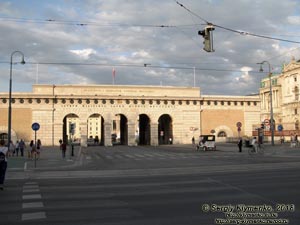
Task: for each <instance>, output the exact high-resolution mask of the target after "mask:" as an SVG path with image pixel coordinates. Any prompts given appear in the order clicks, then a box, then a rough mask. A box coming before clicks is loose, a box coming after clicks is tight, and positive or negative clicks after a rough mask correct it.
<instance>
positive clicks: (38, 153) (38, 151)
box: [36, 139, 42, 159]
mask: <svg viewBox="0 0 300 225" xmlns="http://www.w3.org/2000/svg"><path fill="white" fill-rule="evenodd" d="M41 147H42V142H41V140H40V139H38V140H37V143H36V153H37V159H39V158H40V155H41Z"/></svg>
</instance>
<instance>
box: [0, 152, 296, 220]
mask: <svg viewBox="0 0 300 225" xmlns="http://www.w3.org/2000/svg"><path fill="white" fill-rule="evenodd" d="M299 155H300V154H296V153H294V152H290V153H285V152H284V151H282V150H280V152H273V151H272V152H267V153H266V154H265V155H264V156H255V157H250V156H249V155H247V154H246V153H245V152H244V153H242V154H238V153H237V152H236V149H232V147H228V149H227V148H225V147H224V149H223V150H220V151H218V152H205V153H203V152H201V153H200V152H193V151H187V150H184V149H181V148H178V149H163V148H160V149H153V148H135V149H130V148H124V147H120V148H115V149H112V148H111V149H97V148H90V149H88V150H87V151H86V152H85V153H84V154H82V155H81V156H80V158H79V161H78V162H79V163H78V164H77V166H76V167H69V169H66V168H64V169H62V170H60V171H58V169H57V168H56V170H54V169H53V168H52V170H49V169H44V170H32V171H26V172H24V173H23V175H24V177H23V178H21V177H18V178H15V179H12V178H10V179H8V180H7V187H6V189H5V191H3V192H1V193H0V196H1V202H0V214H1V222H0V224H5V225H9V224H14V225H15V224H16V225H18V224H30V225H33V224H39V225H43V224H45V225H46V224H47V225H61V224H64V225H79V224H84V225H92V224H101V225H150V224H151V225H153V224H154V225H160V224H162V225H171V224H172V225H189V224H191V225H198V224H218V222H219V223H221V222H223V223H225V224H226V222H228V223H227V224H234V222H237V221H238V219H244V222H247V221H246V220H245V219H246V218H247V219H248V223H250V222H252V223H254V222H253V219H260V221H256V224H264V223H263V222H266V221H267V219H268V221H267V222H269V223H270V222H274V223H275V222H277V223H276V224H285V223H284V222H288V224H291V225H296V224H300V210H299V206H300V197H299V190H300V179H299V178H300V173H299V169H300V163H299V161H300V158H299ZM150 158H151V159H150ZM13 174H14V173H12V174H11V175H13ZM16 174H17V173H16ZM19 176H20V175H19ZM217 206H218V207H217ZM243 206H244V207H247V208H244V209H248V211H245V212H244V214H241V213H242V211H241V209H242V207H243ZM252 206H259V207H260V208H259V209H257V208H256V209H253V208H251V207H252ZM230 209H232V212H233V214H225V211H228V210H230ZM239 210H240V211H239ZM259 210H260V211H259ZM279 210H281V211H279ZM216 211H219V212H216ZM237 212H239V213H240V214H239V215H242V217H238V218H235V220H232V221H226V220H224V219H233V216H234V215H235V216H237V215H238V214H236V213H237ZM234 213H235V214H234ZM251 213H252V214H251ZM253 213H260V214H255V216H253V215H254V214H253ZM267 217H268V218H267ZM218 219H219V220H218ZM251 219H252V220H251ZM284 219H286V220H284ZM287 220H288V221H287ZM230 222H231V223H230Z"/></svg>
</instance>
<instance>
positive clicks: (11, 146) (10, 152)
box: [7, 141, 15, 157]
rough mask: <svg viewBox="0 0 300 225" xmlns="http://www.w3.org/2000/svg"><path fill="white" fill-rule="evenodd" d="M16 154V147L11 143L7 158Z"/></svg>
mask: <svg viewBox="0 0 300 225" xmlns="http://www.w3.org/2000/svg"><path fill="white" fill-rule="evenodd" d="M14 152H15V145H14V143H13V141H10V145H9V149H8V152H7V156H8V157H11V156H13V155H14Z"/></svg>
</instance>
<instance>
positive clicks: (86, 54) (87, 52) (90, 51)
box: [70, 48, 97, 59]
mask: <svg viewBox="0 0 300 225" xmlns="http://www.w3.org/2000/svg"><path fill="white" fill-rule="evenodd" d="M70 52H72V53H74V54H75V55H77V56H79V57H80V58H82V59H89V58H90V55H91V54H97V51H95V50H94V49H91V48H87V49H81V50H70Z"/></svg>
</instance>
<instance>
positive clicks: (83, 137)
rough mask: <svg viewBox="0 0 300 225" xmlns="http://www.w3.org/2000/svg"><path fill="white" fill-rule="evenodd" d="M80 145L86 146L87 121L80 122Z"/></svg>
mask: <svg viewBox="0 0 300 225" xmlns="http://www.w3.org/2000/svg"><path fill="white" fill-rule="evenodd" d="M79 126H80V145H81V146H82V147H87V138H88V130H87V122H80V123H79Z"/></svg>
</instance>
